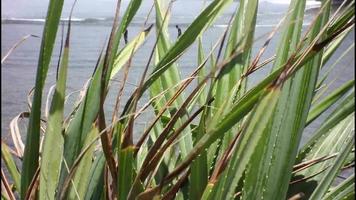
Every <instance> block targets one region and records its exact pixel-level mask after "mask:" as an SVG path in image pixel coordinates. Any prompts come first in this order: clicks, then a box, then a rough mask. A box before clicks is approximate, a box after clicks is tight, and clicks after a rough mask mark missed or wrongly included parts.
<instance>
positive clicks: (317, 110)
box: [306, 80, 355, 126]
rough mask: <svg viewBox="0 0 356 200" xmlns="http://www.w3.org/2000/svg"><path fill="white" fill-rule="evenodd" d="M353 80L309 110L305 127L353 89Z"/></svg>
mask: <svg viewBox="0 0 356 200" xmlns="http://www.w3.org/2000/svg"><path fill="white" fill-rule="evenodd" d="M354 85H355V80H350V81H348V82H347V83H345V84H344V85H342V86H341V87H339V88H338V89H337V90H334V91H333V92H332V93H331V94H329V95H328V96H327V97H325V98H324V99H323V100H322V101H321V102H320V103H318V105H315V106H313V107H312V108H311V110H310V111H309V114H308V119H307V123H306V126H308V124H310V123H311V122H313V121H314V120H315V119H316V118H317V117H319V116H320V115H321V114H322V113H324V112H325V111H326V110H327V109H328V108H330V106H332V105H334V104H335V103H336V102H337V101H338V100H339V99H341V97H343V96H344V95H345V94H346V93H348V92H349V91H350V90H351V89H352V88H354Z"/></svg>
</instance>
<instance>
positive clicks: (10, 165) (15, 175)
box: [1, 141, 21, 193]
mask: <svg viewBox="0 0 356 200" xmlns="http://www.w3.org/2000/svg"><path fill="white" fill-rule="evenodd" d="M1 157H2V159H3V160H4V163H5V165H6V167H7V170H8V172H9V174H10V175H11V179H12V180H13V182H14V184H15V190H17V191H18V192H19V193H20V189H21V177H20V172H19V170H18V169H17V166H16V163H15V161H14V160H13V157H12V155H11V154H10V152H9V147H8V146H7V145H6V144H5V143H4V142H3V141H1Z"/></svg>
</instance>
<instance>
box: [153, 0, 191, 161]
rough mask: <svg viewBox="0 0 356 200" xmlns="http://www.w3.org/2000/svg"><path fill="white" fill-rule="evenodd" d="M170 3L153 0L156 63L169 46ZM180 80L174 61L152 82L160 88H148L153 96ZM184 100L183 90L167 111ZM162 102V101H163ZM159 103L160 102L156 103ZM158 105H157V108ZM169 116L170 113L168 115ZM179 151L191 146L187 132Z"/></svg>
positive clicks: (176, 107)
mask: <svg viewBox="0 0 356 200" xmlns="http://www.w3.org/2000/svg"><path fill="white" fill-rule="evenodd" d="M170 4H171V3H169V4H168V3H166V5H165V3H164V1H162V0H155V8H156V23H157V26H156V32H157V37H158V42H157V46H156V50H155V53H156V60H155V62H156V64H158V63H159V62H160V61H161V59H163V58H164V56H165V55H166V54H167V52H168V50H169V48H170V47H171V44H170V40H169V36H168V24H169V14H170V7H171V5H170ZM180 80H181V78H180V74H179V71H178V65H177V64H176V63H171V66H168V69H167V71H166V72H164V73H163V74H162V75H161V76H160V77H159V78H158V80H157V81H155V83H154V84H156V85H157V86H152V88H160V89H159V90H152V89H151V88H150V92H151V95H153V96H155V95H157V94H158V93H159V92H160V91H163V90H166V89H168V88H171V87H172V86H174V85H175V84H176V83H177V82H179V81H180ZM174 94H175V91H174V89H173V90H168V92H167V93H166V94H165V100H166V101H169V99H171V97H172V96H174ZM183 101H184V92H183V93H182V94H181V95H179V96H178V97H177V99H176V100H175V101H174V102H173V104H172V105H173V107H172V108H169V113H173V112H174V111H175V110H177V109H178V108H179V106H180V105H182V104H183ZM163 103H164V102H163ZM157 105H160V104H157ZM159 109H160V107H158V110H159ZM169 116H170V115H169ZM186 119H187V117H186V116H185V115H183V116H182V117H181V118H179V119H178V121H177V124H176V127H179V126H180V125H182V123H183V121H185V120H186ZM184 132H185V133H189V132H190V130H189V127H188V128H187V130H184ZM179 147H180V151H181V153H182V156H183V157H184V156H186V155H187V152H189V151H190V149H191V148H192V147H193V142H192V136H191V135H190V134H187V137H185V138H184V140H182V141H181V142H179Z"/></svg>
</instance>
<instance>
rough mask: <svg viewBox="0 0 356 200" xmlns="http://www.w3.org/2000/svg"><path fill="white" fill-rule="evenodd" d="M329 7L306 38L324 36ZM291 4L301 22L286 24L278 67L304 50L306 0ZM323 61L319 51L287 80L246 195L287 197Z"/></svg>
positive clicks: (248, 175) (248, 176)
mask: <svg viewBox="0 0 356 200" xmlns="http://www.w3.org/2000/svg"><path fill="white" fill-rule="evenodd" d="M329 7H330V1H325V2H323V4H322V8H321V10H323V11H322V13H321V14H320V15H318V16H317V17H316V19H315V20H314V23H313V26H312V27H311V29H310V32H308V33H307V34H308V35H307V36H308V40H306V41H305V42H306V43H309V45H311V44H312V41H313V40H314V38H316V37H320V36H319V35H320V30H321V29H322V28H323V27H324V26H325V25H324V24H326V22H327V20H328V16H329V9H330V8H329ZM290 8H291V9H295V10H294V12H293V13H292V15H294V16H295V18H294V19H293V21H294V20H295V21H296V22H297V25H293V24H291V25H289V26H288V27H286V29H285V31H286V32H285V34H284V35H283V36H282V38H283V39H282V40H281V43H280V44H281V46H279V48H278V49H279V51H278V53H277V56H276V62H275V68H276V67H278V65H279V64H278V63H284V62H285V61H286V60H287V58H288V56H290V54H291V53H292V52H293V51H300V50H298V49H299V46H300V44H301V43H300V44H298V43H299V38H300V34H301V26H302V22H303V20H302V19H303V16H304V8H305V1H304V2H303V1H293V2H292V5H291V7H290ZM324 38H325V36H324ZM282 49H283V50H282ZM320 64H321V54H320V53H319V54H316V55H315V57H314V58H313V59H311V60H310V61H309V62H307V63H305V66H304V67H303V68H302V69H300V70H299V71H298V72H297V73H296V74H294V75H293V76H292V77H291V79H289V80H288V81H286V82H285V83H284V85H283V89H282V92H281V98H280V99H279V100H278V106H277V108H276V111H275V113H274V116H273V120H272V121H271V124H270V126H269V129H268V130H267V131H266V133H265V134H266V137H265V140H264V141H261V143H260V144H259V146H261V148H259V149H258V151H257V152H255V154H254V156H253V157H254V159H253V160H251V163H250V165H249V166H250V167H249V168H248V169H247V171H246V179H245V184H244V187H243V193H242V199H246V198H256V199H257V198H266V199H283V198H285V196H286V194H287V190H288V182H289V179H290V176H291V172H292V167H293V164H294V161H293V159H291V158H295V155H296V153H297V148H298V145H299V141H300V138H301V134H302V130H303V128H304V124H305V120H306V117H307V116H306V114H307V111H308V110H309V107H310V104H311V99H312V95H313V92H314V87H315V84H316V80H317V77H318V69H319V67H320ZM285 133H288V134H285ZM256 166H258V167H256ZM256 183H257V185H256ZM273 183H278V184H273Z"/></svg>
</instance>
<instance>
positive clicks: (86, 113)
mask: <svg viewBox="0 0 356 200" xmlns="http://www.w3.org/2000/svg"><path fill="white" fill-rule="evenodd" d="M139 35H141V36H142V35H144V36H145V39H146V38H147V35H146V33H145V34H142V33H141V34H139ZM141 39H142V38H141V37H140V36H137V37H136V38H135V40H133V41H132V42H130V43H129V44H128V45H127V47H125V48H124V49H123V50H122V51H121V53H123V54H126V53H127V52H131V51H132V47H133V46H134V45H132V44H134V43H136V42H138V41H141ZM125 52H126V53H125ZM121 53H119V54H118V55H117V58H119V57H120V58H122V59H126V61H124V60H122V61H120V62H118V63H122V64H125V63H126V62H127V60H128V59H129V57H128V56H121ZM102 67H103V59H102V57H99V59H98V63H97V67H96V70H95V72H94V74H93V77H92V78H91V81H90V83H89V86H88V89H87V90H86V94H85V97H84V99H83V101H82V102H81V103H80V105H79V108H78V110H77V112H75V113H74V116H73V119H72V120H71V121H70V123H69V125H68V128H67V131H66V134H65V148H64V158H65V159H66V161H67V163H68V165H69V167H71V166H72V164H73V162H74V160H75V158H76V156H77V155H78V154H79V152H80V150H81V148H82V147H83V144H84V139H85V138H86V137H87V133H89V131H90V130H91V125H92V122H94V120H95V119H96V117H97V113H98V110H99V96H100V95H99V93H100V88H99V87H100V84H99V83H100V77H101V73H102ZM117 68H121V67H120V66H119V65H118V64H117V65H116V66H115V70H116V69H117ZM114 76H115V73H112V77H114ZM66 174H67V172H66V170H65V169H64V168H63V167H62V177H61V182H62V181H64V178H65V176H66Z"/></svg>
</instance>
